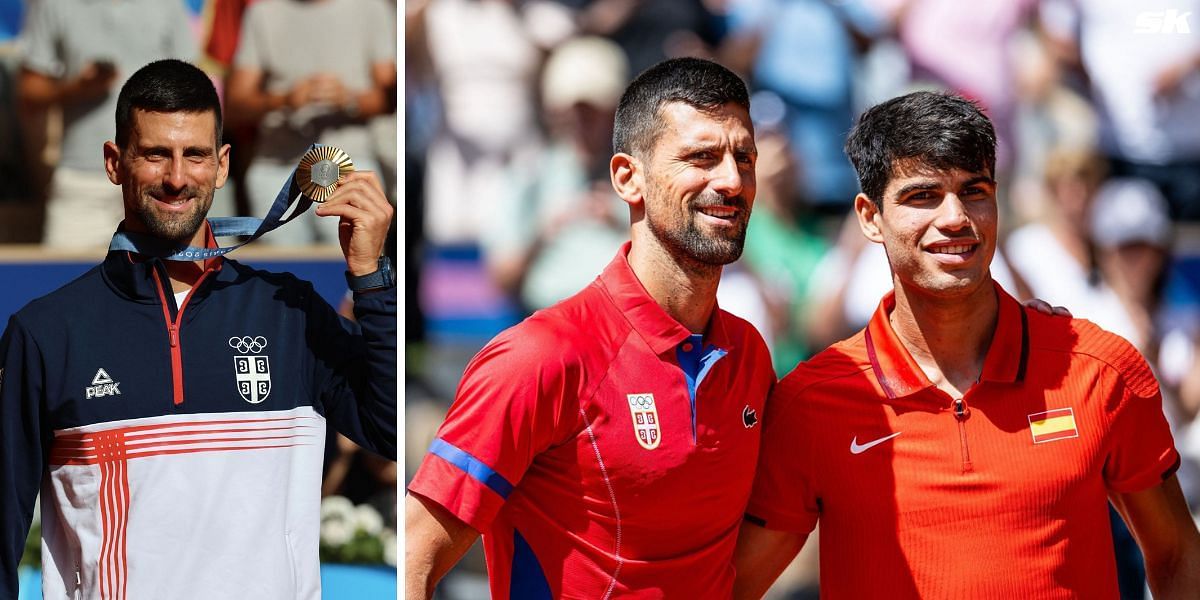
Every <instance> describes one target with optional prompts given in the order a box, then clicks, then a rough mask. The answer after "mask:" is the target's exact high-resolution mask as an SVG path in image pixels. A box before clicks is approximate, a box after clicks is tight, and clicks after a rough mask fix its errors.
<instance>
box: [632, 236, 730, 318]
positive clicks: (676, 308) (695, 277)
mask: <svg viewBox="0 0 1200 600" xmlns="http://www.w3.org/2000/svg"><path fill="white" fill-rule="evenodd" d="M638 233H639V232H636V231H635V232H634V235H633V243H632V245H631V246H630V249H629V267H630V268H631V269H633V274H634V275H636V276H637V278H638V280H639V281H641V282H642V286H643V287H645V288H646V291H647V292H648V293H649V294H650V297H651V298H653V299H654V301H655V302H657V303H658V305H659V306H661V307H662V308H663V310H665V311H667V314H668V315H670V316H671V318H673V319H675V320H676V321H678V322H679V323H680V324H681V325H683V326H684V327H686V328H687V330H688V331H690V332H692V333H704V329H705V328H706V327H708V321H709V318H710V317H711V316H712V312H713V309H714V308H716V305H717V285H718V284H719V283H720V282H721V267H719V266H710V265H697V264H695V263H694V262H691V261H688V260H687V259H686V258H682V259H681V258H679V257H675V256H672V255H671V254H670V253H669V252H667V250H666V249H665V248H663V247H662V245H661V244H660V243H659V242H658V240H657V239H655V238H654V236H653V235H649V234H648V233H647V234H645V235H642V236H640V237H641V238H642V239H639V235H638Z"/></svg>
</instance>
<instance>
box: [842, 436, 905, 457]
mask: <svg viewBox="0 0 1200 600" xmlns="http://www.w3.org/2000/svg"><path fill="white" fill-rule="evenodd" d="M901 433H904V432H903V431H897V432H896V433H893V434H892V435H889V436H885V437H881V438H879V439H877V440H873V441H870V442H867V443H865V444H862V445H859V443H858V436H857V435H856V436H854V439H852V440H850V454H862V453H863V452H866V451H867V450H870V449H871V448H874V447H875V446H878V445H880V444H882V443H884V442H886V441H888V440H890V439H892V438H894V437H896V436H898V435H900V434H901Z"/></svg>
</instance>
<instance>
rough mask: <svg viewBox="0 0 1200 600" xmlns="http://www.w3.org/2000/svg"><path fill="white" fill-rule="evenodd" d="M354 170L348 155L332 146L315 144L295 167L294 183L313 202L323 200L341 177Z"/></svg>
mask: <svg viewBox="0 0 1200 600" xmlns="http://www.w3.org/2000/svg"><path fill="white" fill-rule="evenodd" d="M353 170H354V163H353V162H351V160H350V155H349V154H346V152H345V151H344V150H342V149H341V148H336V147H334V146H317V147H315V148H313V149H312V150H309V151H308V152H305V153H304V156H303V157H302V158H301V159H300V167H299V168H297V169H296V185H298V186H300V192H301V193H303V194H304V195H305V196H308V197H309V198H310V199H311V200H312V201H313V202H324V201H325V200H326V199H327V198H329V195H330V194H332V193H333V191H334V190H336V189H337V187H338V184H340V183H341V182H342V178H343V177H345V176H346V174H347V173H350V172H351V171H353Z"/></svg>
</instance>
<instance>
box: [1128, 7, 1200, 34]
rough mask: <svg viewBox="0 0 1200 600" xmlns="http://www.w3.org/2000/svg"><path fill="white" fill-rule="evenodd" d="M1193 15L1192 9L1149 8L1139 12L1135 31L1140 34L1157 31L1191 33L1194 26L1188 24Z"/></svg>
mask: <svg viewBox="0 0 1200 600" xmlns="http://www.w3.org/2000/svg"><path fill="white" fill-rule="evenodd" d="M1190 16H1192V13H1191V11H1188V12H1180V11H1178V10H1175V9H1173V8H1172V9H1171V10H1148V11H1145V12H1140V13H1138V16H1137V21H1136V22H1135V23H1134V29H1133V32H1134V33H1136V34H1138V35H1150V34H1155V33H1191V32H1192V28H1191V27H1189V26H1188V17H1190Z"/></svg>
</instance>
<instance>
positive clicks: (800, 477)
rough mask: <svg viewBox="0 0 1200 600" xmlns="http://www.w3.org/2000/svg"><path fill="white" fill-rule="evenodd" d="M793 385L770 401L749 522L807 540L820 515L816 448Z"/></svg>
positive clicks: (785, 383) (748, 509)
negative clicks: (801, 536) (792, 533)
mask: <svg viewBox="0 0 1200 600" xmlns="http://www.w3.org/2000/svg"><path fill="white" fill-rule="evenodd" d="M793 382H794V380H791V379H790V378H784V380H783V381H781V382H780V383H779V385H777V386H775V389H774V390H773V391H772V392H771V395H770V397H768V398H767V406H766V410H764V411H763V412H764V413H766V414H765V415H764V416H763V433H762V448H761V450H760V451H759V454H758V470H757V471H756V472H755V476H754V488H753V491H751V493H750V503H749V504H748V505H747V507H746V519H747V520H749V521H751V522H753V523H756V524H758V525H761V526H763V527H766V528H768V529H775V530H779V531H791V532H795V533H801V534H808V533H810V532H811V531H812V530H813V528H815V527H816V525H817V517H818V516H819V514H820V508H819V507H818V503H817V498H818V495H817V486H816V484H815V471H814V469H813V466H814V465H815V460H814V459H815V457H814V456H813V453H814V444H813V436H812V435H809V434H808V433H806V432H805V431H804V429H803V425H804V424H805V422H806V421H807V420H806V419H805V417H804V415H803V412H804V411H803V404H802V402H801V401H800V395H799V394H798V393H796V386H794V385H790V384H792V383H793Z"/></svg>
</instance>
